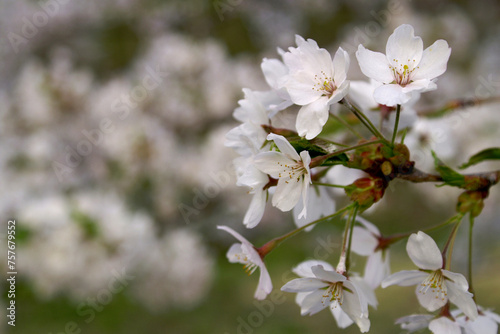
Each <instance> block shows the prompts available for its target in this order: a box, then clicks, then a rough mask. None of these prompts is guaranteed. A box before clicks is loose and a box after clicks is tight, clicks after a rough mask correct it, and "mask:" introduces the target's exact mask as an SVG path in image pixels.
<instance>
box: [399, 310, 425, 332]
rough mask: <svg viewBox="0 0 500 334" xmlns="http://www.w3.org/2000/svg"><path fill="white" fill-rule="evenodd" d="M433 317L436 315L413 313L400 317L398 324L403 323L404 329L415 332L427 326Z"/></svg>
mask: <svg viewBox="0 0 500 334" xmlns="http://www.w3.org/2000/svg"><path fill="white" fill-rule="evenodd" d="M433 318H434V316H433V315H430V314H412V315H408V316H406V317H402V318H399V319H398V320H396V324H398V325H401V328H402V329H406V330H408V333H413V332H415V331H418V330H420V329H424V328H427V327H428V326H429V323H430V322H431V320H432V319H433Z"/></svg>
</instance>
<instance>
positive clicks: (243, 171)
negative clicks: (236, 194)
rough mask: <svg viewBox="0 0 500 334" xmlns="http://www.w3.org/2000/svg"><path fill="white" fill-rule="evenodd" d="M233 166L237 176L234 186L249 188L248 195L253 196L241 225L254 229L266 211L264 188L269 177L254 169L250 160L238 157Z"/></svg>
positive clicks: (265, 192) (265, 191)
mask: <svg viewBox="0 0 500 334" xmlns="http://www.w3.org/2000/svg"><path fill="white" fill-rule="evenodd" d="M234 165H235V167H236V173H237V175H238V180H237V181H236V185H237V186H245V187H249V188H250V190H249V191H248V193H249V194H252V195H253V197H252V201H251V202H250V206H249V207H248V210H247V212H246V213H245V217H244V218H243V225H245V226H246V227H247V228H254V227H255V226H257V225H258V224H259V223H260V221H261V219H262V216H263V215H264V211H265V209H266V201H267V190H265V189H264V187H265V186H266V184H267V183H268V182H269V177H268V176H267V174H265V173H262V172H261V171H260V170H259V169H257V168H255V166H254V165H253V164H252V159H248V158H244V157H240V158H237V159H235V160H234Z"/></svg>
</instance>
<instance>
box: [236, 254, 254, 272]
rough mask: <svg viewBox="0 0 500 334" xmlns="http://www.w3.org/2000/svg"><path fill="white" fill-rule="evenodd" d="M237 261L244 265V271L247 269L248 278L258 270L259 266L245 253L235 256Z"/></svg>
mask: <svg viewBox="0 0 500 334" xmlns="http://www.w3.org/2000/svg"><path fill="white" fill-rule="evenodd" d="M235 257H236V259H237V260H238V262H240V263H243V264H244V266H243V269H245V272H246V273H247V274H248V276H250V275H252V274H253V272H254V271H255V269H257V267H258V265H257V264H255V263H253V262H252V261H250V259H249V258H248V256H247V255H246V254H245V253H238V254H235Z"/></svg>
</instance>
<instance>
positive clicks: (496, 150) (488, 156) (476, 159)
mask: <svg viewBox="0 0 500 334" xmlns="http://www.w3.org/2000/svg"><path fill="white" fill-rule="evenodd" d="M485 160H500V147H493V148H487V149H485V150H482V151H481V152H479V153H476V154H474V155H473V156H472V157H470V158H469V161H467V162H466V163H464V164H463V165H461V166H460V167H458V168H459V169H465V168H467V167H470V166H472V165H476V164H478V163H480V162H482V161H485Z"/></svg>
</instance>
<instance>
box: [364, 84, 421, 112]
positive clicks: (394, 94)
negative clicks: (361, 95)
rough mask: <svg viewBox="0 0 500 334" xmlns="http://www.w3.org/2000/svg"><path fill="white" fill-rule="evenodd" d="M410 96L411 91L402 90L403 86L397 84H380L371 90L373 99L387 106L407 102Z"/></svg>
mask: <svg viewBox="0 0 500 334" xmlns="http://www.w3.org/2000/svg"><path fill="white" fill-rule="evenodd" d="M411 97H412V95H411V92H408V93H405V92H403V87H401V86H400V85H397V84H388V85H382V86H380V87H378V88H375V90H374V91H373V98H374V99H375V101H377V103H380V104H385V105H386V106H389V107H394V106H396V105H398V104H404V103H407V102H408V101H410V99H411Z"/></svg>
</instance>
